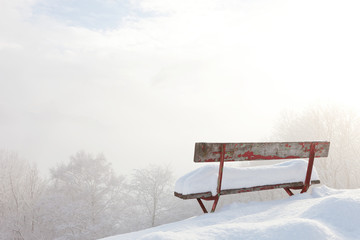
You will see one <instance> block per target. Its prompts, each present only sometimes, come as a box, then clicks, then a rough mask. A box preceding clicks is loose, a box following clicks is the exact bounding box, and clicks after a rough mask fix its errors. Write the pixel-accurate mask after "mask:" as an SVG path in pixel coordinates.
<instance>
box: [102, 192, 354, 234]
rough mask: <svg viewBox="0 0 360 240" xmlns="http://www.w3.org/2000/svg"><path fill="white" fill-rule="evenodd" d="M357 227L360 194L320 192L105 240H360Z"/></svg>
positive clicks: (246, 205) (226, 209) (252, 204)
mask: <svg viewBox="0 0 360 240" xmlns="http://www.w3.org/2000/svg"><path fill="white" fill-rule="evenodd" d="M188 201H191V200H188ZM192 201H195V200H192ZM220 201H221V200H220ZM359 224H360V189H355V190H334V189H330V188H327V187H326V186H320V187H317V188H313V191H312V193H305V194H298V195H295V196H292V197H289V198H286V199H282V200H276V201H268V202H250V203H233V204H231V205H229V206H225V207H223V208H222V209H219V210H218V211H217V212H215V213H210V214H203V215H201V216H197V217H193V218H189V219H186V220H183V221H180V222H175V223H171V224H166V225H162V226H158V227H154V228H149V229H146V230H142V231H139V232H133V233H128V234H122V235H118V236H113V237H109V238H105V239H106V240H125V239H129V240H130V239H131V240H133V239H143V240H145V239H147V240H150V239H151V240H160V239H204V240H205V239H206V240H209V239H277V240H279V239H286V240H289V239H301V240H303V239H317V240H319V239H360V227H359ZM105 239H104V240H105Z"/></svg>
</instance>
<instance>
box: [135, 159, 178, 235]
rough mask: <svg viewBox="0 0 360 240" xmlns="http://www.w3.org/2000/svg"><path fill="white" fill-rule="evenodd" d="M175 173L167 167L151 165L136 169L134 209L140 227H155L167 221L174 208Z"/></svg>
mask: <svg viewBox="0 0 360 240" xmlns="http://www.w3.org/2000/svg"><path fill="white" fill-rule="evenodd" d="M173 181H174V179H173V174H172V171H171V170H170V169H169V168H167V167H162V166H158V165H149V166H147V167H145V168H142V169H136V170H134V173H133V175H132V179H131V184H130V186H131V188H132V196H133V199H134V204H135V205H134V206H133V208H134V211H136V213H137V216H138V219H134V220H135V221H137V222H138V223H139V224H141V225H139V226H138V228H146V227H153V226H156V225H158V224H161V223H164V222H166V220H165V219H166V218H167V214H168V213H170V212H171V210H172V209H173V207H174V206H173V204H172V202H173V200H174V196H173V191H174V189H173Z"/></svg>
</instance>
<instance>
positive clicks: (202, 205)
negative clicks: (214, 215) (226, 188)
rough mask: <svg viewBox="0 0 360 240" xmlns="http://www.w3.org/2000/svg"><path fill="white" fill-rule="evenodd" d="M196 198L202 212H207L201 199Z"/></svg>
mask: <svg viewBox="0 0 360 240" xmlns="http://www.w3.org/2000/svg"><path fill="white" fill-rule="evenodd" d="M196 200H197V201H198V203H199V205H200V207H201V209H202V210H203V212H204V213H208V211H207V210H206V208H205V206H204V204H203V202H202V201H201V199H200V198H197V199H196Z"/></svg>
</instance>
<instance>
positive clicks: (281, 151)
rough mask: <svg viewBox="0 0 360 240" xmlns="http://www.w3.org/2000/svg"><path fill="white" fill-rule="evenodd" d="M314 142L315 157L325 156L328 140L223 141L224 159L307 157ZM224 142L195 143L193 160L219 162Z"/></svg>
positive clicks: (328, 145)
mask: <svg viewBox="0 0 360 240" xmlns="http://www.w3.org/2000/svg"><path fill="white" fill-rule="evenodd" d="M311 143H314V144H315V157H316V158H318V157H327V156H328V153H329V147H330V143H329V142H270V143H225V144H226V152H225V156H224V160H225V161H251V160H276V159H296V158H309V156H310V145H311ZM222 144H224V143H196V144H195V155H194V162H219V161H220V156H221V147H222Z"/></svg>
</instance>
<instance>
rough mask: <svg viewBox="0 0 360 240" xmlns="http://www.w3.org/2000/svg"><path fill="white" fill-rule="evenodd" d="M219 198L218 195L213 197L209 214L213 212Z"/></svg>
mask: <svg viewBox="0 0 360 240" xmlns="http://www.w3.org/2000/svg"><path fill="white" fill-rule="evenodd" d="M219 198H220V196H219V195H218V196H216V197H215V200H214V203H213V206H212V208H211V212H215V208H216V205H217V203H218V201H219Z"/></svg>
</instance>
